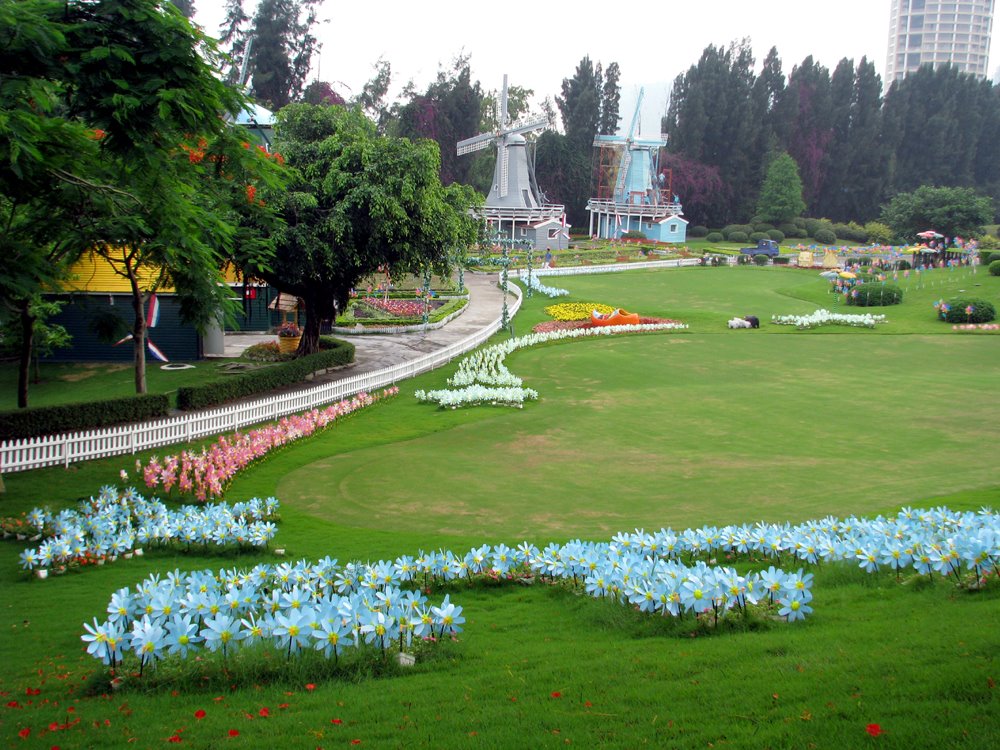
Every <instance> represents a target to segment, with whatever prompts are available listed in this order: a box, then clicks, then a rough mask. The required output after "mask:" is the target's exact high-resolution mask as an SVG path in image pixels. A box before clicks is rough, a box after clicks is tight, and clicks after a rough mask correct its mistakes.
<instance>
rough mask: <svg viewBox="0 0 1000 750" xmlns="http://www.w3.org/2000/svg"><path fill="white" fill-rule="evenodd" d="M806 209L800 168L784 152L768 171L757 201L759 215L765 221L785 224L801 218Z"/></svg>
mask: <svg viewBox="0 0 1000 750" xmlns="http://www.w3.org/2000/svg"><path fill="white" fill-rule="evenodd" d="M805 208H806V204H805V202H804V201H803V200H802V180H801V178H800V177H799V168H798V166H797V165H796V164H795V160H794V159H793V158H792V157H791V156H789V155H788V154H787V153H784V152H782V153H781V154H779V155H778V156H777V157H776V158H775V159H774V161H772V162H771V166H770V167H769V168H768V170H767V176H766V177H765V178H764V184H763V186H762V187H761V189H760V198H759V199H758V200H757V215H758V216H759V217H760V218H761V219H762V220H763V221H766V222H770V223H772V224H783V223H785V222H788V221H791V220H792V219H794V218H796V217H798V216H801V215H802V212H803V211H804V210H805Z"/></svg>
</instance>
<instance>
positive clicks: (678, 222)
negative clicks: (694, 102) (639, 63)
mask: <svg viewBox="0 0 1000 750" xmlns="http://www.w3.org/2000/svg"><path fill="white" fill-rule="evenodd" d="M644 97H645V89H639V97H638V101H636V105H635V112H634V113H633V115H632V121H631V123H630V124H629V127H628V130H627V131H626V133H625V135H624V136H621V135H598V136H596V137H595V138H594V147H595V148H597V149H599V151H598V167H597V197H596V198H592V199H591V200H590V201H588V203H587V210H588V211H590V224H591V229H590V233H591V234H597V235H599V236H601V237H606V238H615V237H618V236H621V235H622V234H624V233H625V232H627V231H629V230H639V231H642V232H643V233H644V234H645V235H646V237H647V238H648V239H653V240H659V241H663V242H682V241H683V240H684V238H685V237H686V227H687V221H686V220H684V219H682V218H680V214H681V206H680V203H678V202H677V200H676V198H675V197H674V196H673V195H672V192H671V188H672V186H671V185H670V181H669V177H668V174H667V172H666V171H665V170H664V171H662V172H661V171H660V170H659V167H658V164H659V155H660V149H661V148H663V147H664V146H666V145H667V137H666V136H665V135H662V134H661V135H659V136H658V137H656V138H641V137H640V136H639V132H638V131H639V112H640V111H641V109H642V101H643V98H644ZM595 219H596V232H595V226H594V225H595Z"/></svg>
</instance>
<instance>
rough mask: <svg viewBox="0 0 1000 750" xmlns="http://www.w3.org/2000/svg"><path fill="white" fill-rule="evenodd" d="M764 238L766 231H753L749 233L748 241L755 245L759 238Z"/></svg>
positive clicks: (765, 237)
mask: <svg viewBox="0 0 1000 750" xmlns="http://www.w3.org/2000/svg"><path fill="white" fill-rule="evenodd" d="M766 239H768V237H767V232H753V233H752V234H751V235H750V241H751V242H752V243H753V244H755V245H756V244H757V243H758V242H760V241H761V240H766Z"/></svg>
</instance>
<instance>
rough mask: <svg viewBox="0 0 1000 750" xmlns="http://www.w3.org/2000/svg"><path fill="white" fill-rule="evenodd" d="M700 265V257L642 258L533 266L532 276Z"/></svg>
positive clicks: (523, 271)
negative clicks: (673, 258)
mask: <svg viewBox="0 0 1000 750" xmlns="http://www.w3.org/2000/svg"><path fill="white" fill-rule="evenodd" d="M698 265H701V259H700V258H678V259H676V260H644V261H641V262H638V263H611V264H608V265H605V266H566V267H557V268H533V269H532V270H531V275H532V276H582V275H584V274H590V273H617V272H619V271H642V270H644V269H650V268H682V267H685V266H698ZM527 275H528V271H527V269H524V268H522V269H519V270H518V271H517V276H518V278H525V277H526V276H527Z"/></svg>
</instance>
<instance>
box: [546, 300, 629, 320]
mask: <svg viewBox="0 0 1000 750" xmlns="http://www.w3.org/2000/svg"><path fill="white" fill-rule="evenodd" d="M594 310H596V311H597V312H599V313H600V314H601V315H609V314H610V313H613V312H614V311H615V308H613V307H611V306H610V305H604V304H601V303H600V302H560V303H559V304H558V305H549V306H548V307H546V308H545V314H546V315H549V316H551V317H553V318H555V319H556V320H590V314H591V313H592V312H593V311H594Z"/></svg>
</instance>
